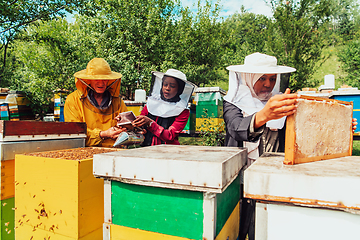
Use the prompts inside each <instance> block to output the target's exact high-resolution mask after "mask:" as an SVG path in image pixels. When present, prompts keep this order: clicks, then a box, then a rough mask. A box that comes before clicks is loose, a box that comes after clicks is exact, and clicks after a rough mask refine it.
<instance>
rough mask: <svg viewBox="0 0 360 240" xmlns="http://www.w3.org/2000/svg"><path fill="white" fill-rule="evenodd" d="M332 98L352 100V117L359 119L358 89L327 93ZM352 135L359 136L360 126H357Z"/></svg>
mask: <svg viewBox="0 0 360 240" xmlns="http://www.w3.org/2000/svg"><path fill="white" fill-rule="evenodd" d="M329 97H330V98H332V99H336V100H340V101H347V102H353V104H354V105H353V118H356V119H360V91H359V90H342V91H333V92H331V93H330V94H329ZM354 135H357V136H360V128H359V127H358V128H357V129H356V130H355V132H354Z"/></svg>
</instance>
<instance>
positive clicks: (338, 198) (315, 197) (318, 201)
mask: <svg viewBox="0 0 360 240" xmlns="http://www.w3.org/2000/svg"><path fill="white" fill-rule="evenodd" d="M283 161H284V155H283V154H280V153H277V154H265V155H263V156H261V157H260V158H258V159H257V160H256V162H255V163H253V164H252V165H251V166H250V167H249V168H247V169H246V170H245V173H244V196H245V197H246V198H251V199H256V200H265V201H274V202H283V203H289V204H300V205H304V206H307V205H308V206H310V207H320V208H335V209H337V210H344V211H347V210H349V209H354V210H360V171H359V169H360V157H359V156H347V157H341V158H333V159H329V160H326V161H316V162H310V163H306V164H295V165H284V164H283ZM350 211H351V210H350Z"/></svg>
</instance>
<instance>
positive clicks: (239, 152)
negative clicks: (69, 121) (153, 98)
mask: <svg viewBox="0 0 360 240" xmlns="http://www.w3.org/2000/svg"><path fill="white" fill-rule="evenodd" d="M246 158H247V155H246V150H245V149H241V148H226V151H224V148H221V147H205V146H173V145H159V146H152V147H147V148H141V149H130V150H127V151H123V152H117V153H105V154H99V155H95V156H94V174H95V176H99V177H103V178H105V179H106V180H105V182H104V184H105V188H104V192H105V194H104V197H105V202H104V204H105V207H104V208H105V210H104V214H105V223H104V238H103V239H104V240H105V239H112V240H119V239H174V240H175V239H199V240H202V239H229V240H235V239H237V237H238V233H239V199H240V179H239V178H240V177H239V172H240V169H241V168H242V167H243V166H244V164H245V163H246ZM139 166H141V167H139ZM129 236H131V238H129Z"/></svg>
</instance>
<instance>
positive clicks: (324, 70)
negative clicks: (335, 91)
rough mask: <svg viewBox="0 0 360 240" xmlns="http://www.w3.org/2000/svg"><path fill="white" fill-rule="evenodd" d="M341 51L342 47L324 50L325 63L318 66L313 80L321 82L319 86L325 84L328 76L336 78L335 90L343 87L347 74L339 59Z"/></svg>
mask: <svg viewBox="0 0 360 240" xmlns="http://www.w3.org/2000/svg"><path fill="white" fill-rule="evenodd" d="M340 50H341V46H338V47H328V48H325V49H324V50H323V52H322V57H325V61H323V62H319V63H317V64H316V67H315V69H317V70H316V71H315V73H314V75H313V76H312V78H313V79H315V80H317V81H319V83H320V84H319V86H320V85H323V84H324V77H325V75H328V74H333V75H334V76H335V88H339V87H341V86H342V85H343V80H344V79H345V78H346V76H347V73H346V72H344V71H343V70H342V68H341V65H342V63H341V62H340V61H339V58H338V57H337V54H338V53H339V51H340ZM319 86H318V87H319Z"/></svg>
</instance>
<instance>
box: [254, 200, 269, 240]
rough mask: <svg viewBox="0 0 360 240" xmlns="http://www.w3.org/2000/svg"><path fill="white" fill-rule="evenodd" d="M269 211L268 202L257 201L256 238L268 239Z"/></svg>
mask: <svg viewBox="0 0 360 240" xmlns="http://www.w3.org/2000/svg"><path fill="white" fill-rule="evenodd" d="M267 232H268V211H267V204H264V203H259V202H257V203H256V208H255V239H260V240H263V239H268V236H267Z"/></svg>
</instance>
